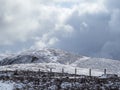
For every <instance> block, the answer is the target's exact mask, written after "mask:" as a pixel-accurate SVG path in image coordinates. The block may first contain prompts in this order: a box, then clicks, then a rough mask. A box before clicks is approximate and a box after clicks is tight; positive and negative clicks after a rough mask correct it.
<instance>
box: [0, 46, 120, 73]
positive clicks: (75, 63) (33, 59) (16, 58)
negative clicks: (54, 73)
mask: <svg viewBox="0 0 120 90" xmlns="http://www.w3.org/2000/svg"><path fill="white" fill-rule="evenodd" d="M11 64H17V65H11ZM18 64H22V65H18ZM37 64H39V65H38V66H37ZM0 65H11V66H7V67H6V68H8V67H10V68H15V67H16V66H18V67H16V68H18V69H20V68H28V67H29V69H30V68H34V70H36V68H37V69H38V68H39V67H40V66H42V65H44V66H43V67H44V69H46V68H47V67H46V66H48V65H50V66H53V67H54V68H55V69H56V70H58V69H59V70H61V69H60V68H62V67H65V66H66V70H68V69H69V70H71V68H79V69H83V70H84V71H85V70H86V69H87V70H88V68H92V69H93V71H94V70H95V71H96V70H97V72H96V73H99V72H100V73H101V72H103V69H107V71H108V72H109V73H114V74H119V75H120V61H118V60H111V59H104V58H91V57H86V56H81V55H76V54H73V53H69V52H66V51H63V50H59V49H50V48H44V49H39V50H35V49H34V50H27V51H24V52H21V53H18V54H16V55H13V56H8V57H6V58H3V60H2V61H0ZM26 66H27V67H26ZM40 68H41V67H40ZM87 72H88V71H87Z"/></svg>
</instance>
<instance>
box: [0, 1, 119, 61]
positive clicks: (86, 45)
mask: <svg viewBox="0 0 120 90" xmlns="http://www.w3.org/2000/svg"><path fill="white" fill-rule="evenodd" d="M119 4H120V2H119V0H116V1H114V0H101V1H100V0H76V1H75V0H71V1H69V0H61V1H57V0H52V1H48V0H25V1H24V0H17V1H15V0H11V1H9V0H4V1H2V0H1V1H0V47H1V48H3V49H4V50H9V49H10V48H11V50H12V49H13V48H14V50H13V51H18V50H21V49H22V48H29V47H33V48H34V47H37V48H40V47H42V46H47V47H56V48H62V49H65V50H68V51H72V52H78V53H80V54H83V55H88V56H96V57H107V58H113V59H120V57H119V55H118V53H119V52H120V49H119V46H120V40H119V38H120V35H119V34H120V29H119V28H120V7H119ZM65 5H66V6H65ZM18 47H19V49H18ZM3 49H1V51H4V50H3Z"/></svg>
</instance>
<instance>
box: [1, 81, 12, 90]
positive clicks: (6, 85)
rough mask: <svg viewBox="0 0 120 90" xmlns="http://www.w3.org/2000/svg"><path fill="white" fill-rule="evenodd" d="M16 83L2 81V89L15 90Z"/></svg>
mask: <svg viewBox="0 0 120 90" xmlns="http://www.w3.org/2000/svg"><path fill="white" fill-rule="evenodd" d="M13 87H14V84H13V83H10V82H3V81H0V90H13Z"/></svg>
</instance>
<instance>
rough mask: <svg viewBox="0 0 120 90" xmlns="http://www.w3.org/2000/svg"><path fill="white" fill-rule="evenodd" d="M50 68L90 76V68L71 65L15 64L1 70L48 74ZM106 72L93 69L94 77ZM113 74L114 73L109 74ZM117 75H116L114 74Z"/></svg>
mask: <svg viewBox="0 0 120 90" xmlns="http://www.w3.org/2000/svg"><path fill="white" fill-rule="evenodd" d="M50 68H52V71H53V72H62V69H64V72H66V73H70V74H74V73H75V68H76V69H77V74H79V75H89V68H79V67H75V66H71V65H62V64H57V63H33V64H15V65H7V66H1V67H0V70H1V71H5V70H11V71H12V70H26V71H27V70H31V71H38V70H39V69H40V70H41V71H45V72H48V71H50ZM103 73H104V72H103V70H99V69H92V76H100V75H102V74H103ZM108 73H112V72H108ZM113 74H115V73H113Z"/></svg>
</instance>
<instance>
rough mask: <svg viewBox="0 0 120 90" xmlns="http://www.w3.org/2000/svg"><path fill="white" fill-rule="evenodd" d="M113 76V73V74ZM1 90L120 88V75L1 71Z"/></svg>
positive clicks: (103, 89) (93, 89)
mask: <svg viewBox="0 0 120 90" xmlns="http://www.w3.org/2000/svg"><path fill="white" fill-rule="evenodd" d="M111 76H112V75H111ZM0 80H1V81H0V90H120V77H118V76H117V75H116V77H104V78H102V77H98V76H86V75H77V74H68V73H57V72H42V71H1V72H0Z"/></svg>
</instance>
